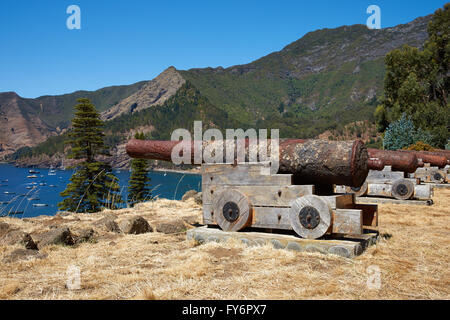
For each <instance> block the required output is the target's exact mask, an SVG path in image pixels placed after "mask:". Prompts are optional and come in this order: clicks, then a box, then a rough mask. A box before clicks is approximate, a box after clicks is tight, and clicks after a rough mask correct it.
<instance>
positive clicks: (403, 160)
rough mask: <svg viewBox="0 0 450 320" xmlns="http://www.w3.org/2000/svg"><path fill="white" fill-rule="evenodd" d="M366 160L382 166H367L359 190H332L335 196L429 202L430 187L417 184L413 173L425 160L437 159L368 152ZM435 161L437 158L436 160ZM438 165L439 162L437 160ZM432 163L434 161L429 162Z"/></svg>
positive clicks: (348, 187) (412, 153) (376, 151)
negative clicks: (379, 163) (376, 160)
mask: <svg viewBox="0 0 450 320" xmlns="http://www.w3.org/2000/svg"><path fill="white" fill-rule="evenodd" d="M368 153H369V157H370V159H378V160H380V161H381V162H382V163H383V164H384V165H385V167H384V168H381V169H378V168H375V166H374V165H372V166H370V171H369V174H368V176H367V179H366V181H365V182H364V183H363V184H362V185H361V186H359V187H353V186H339V185H337V186H336V187H335V192H337V193H353V194H355V195H356V196H357V197H364V196H369V197H382V198H383V197H387V198H395V199H397V200H411V199H417V200H424V201H428V202H427V203H431V197H432V196H433V190H432V187H431V186H430V185H424V184H421V183H420V180H418V179H415V178H416V177H415V174H416V173H417V172H418V171H420V170H421V169H422V167H424V165H425V162H426V161H427V160H430V159H431V160H433V161H436V159H437V158H436V157H437V156H428V157H419V155H417V154H416V153H414V152H405V151H400V150H399V151H392V150H378V149H371V148H369V149H368ZM438 158H439V157H438ZM438 160H439V161H440V162H439V163H440V164H441V163H442V159H438ZM433 163H435V162H433Z"/></svg>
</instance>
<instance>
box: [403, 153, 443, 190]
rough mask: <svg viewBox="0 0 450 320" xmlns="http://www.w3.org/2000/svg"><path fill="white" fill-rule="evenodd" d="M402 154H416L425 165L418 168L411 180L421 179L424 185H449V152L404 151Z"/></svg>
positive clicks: (412, 174) (411, 175)
mask: <svg viewBox="0 0 450 320" xmlns="http://www.w3.org/2000/svg"><path fill="white" fill-rule="evenodd" d="M401 152H403V153H407V154H414V155H415V156H417V158H419V159H420V160H421V161H423V162H424V163H425V165H424V166H423V167H422V168H418V169H417V170H416V171H415V172H414V173H411V174H410V175H409V176H410V177H411V178H415V179H419V180H420V181H421V182H424V183H433V184H438V185H440V184H447V183H448V182H450V175H449V164H450V152H449V151H447V150H436V151H410V150H402V151H401Z"/></svg>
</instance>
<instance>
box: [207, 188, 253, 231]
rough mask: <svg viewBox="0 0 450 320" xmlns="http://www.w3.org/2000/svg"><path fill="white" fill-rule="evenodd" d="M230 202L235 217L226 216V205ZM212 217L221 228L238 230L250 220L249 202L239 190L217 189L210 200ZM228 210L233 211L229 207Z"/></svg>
mask: <svg viewBox="0 0 450 320" xmlns="http://www.w3.org/2000/svg"><path fill="white" fill-rule="evenodd" d="M229 204H231V205H233V206H235V207H236V209H237V214H236V217H235V219H233V220H232V219H230V217H228V218H227V216H226V212H225V211H227V206H228V205H229ZM212 208H213V213H214V219H215V221H216V222H217V224H218V225H219V226H220V228H221V229H222V230H225V231H239V230H241V229H243V228H245V227H246V226H248V225H249V223H250V221H251V216H252V212H251V203H250V201H249V199H248V198H247V197H246V196H245V195H244V194H242V193H241V192H239V191H237V190H234V189H228V188H227V189H221V190H218V191H217V194H216V196H215V197H214V199H213V202H212ZM229 208H230V209H229V211H233V210H232V209H231V207H229Z"/></svg>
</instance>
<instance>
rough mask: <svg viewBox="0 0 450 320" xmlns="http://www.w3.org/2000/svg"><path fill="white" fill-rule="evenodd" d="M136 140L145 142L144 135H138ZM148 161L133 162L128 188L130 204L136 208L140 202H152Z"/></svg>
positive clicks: (136, 160)
mask: <svg viewBox="0 0 450 320" xmlns="http://www.w3.org/2000/svg"><path fill="white" fill-rule="evenodd" d="M134 137H135V138H136V139H141V140H145V135H144V134H143V133H136V134H135V135H134ZM148 171H149V170H148V160H146V159H133V160H131V175H130V181H129V187H128V203H129V204H130V206H132V207H133V206H134V205H135V204H136V203H138V202H142V201H146V200H151V190H150V188H149V183H150V180H151V179H150V177H149V176H148Z"/></svg>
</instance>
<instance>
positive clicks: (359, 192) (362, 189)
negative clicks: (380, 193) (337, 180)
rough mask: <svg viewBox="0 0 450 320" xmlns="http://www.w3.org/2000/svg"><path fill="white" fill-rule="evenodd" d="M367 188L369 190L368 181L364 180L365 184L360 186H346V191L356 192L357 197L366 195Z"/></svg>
mask: <svg viewBox="0 0 450 320" xmlns="http://www.w3.org/2000/svg"><path fill="white" fill-rule="evenodd" d="M367 190H368V183H367V181H364V183H363V185H362V186H361V187H359V188H356V187H346V188H345V191H346V192H347V193H354V194H355V196H357V197H361V196H365V195H366V194H367Z"/></svg>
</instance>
